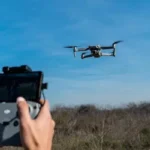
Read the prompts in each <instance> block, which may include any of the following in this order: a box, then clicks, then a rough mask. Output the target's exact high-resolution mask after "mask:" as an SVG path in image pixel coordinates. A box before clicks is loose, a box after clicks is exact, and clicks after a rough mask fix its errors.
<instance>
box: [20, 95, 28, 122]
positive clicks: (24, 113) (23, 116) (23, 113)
mask: <svg viewBox="0 0 150 150" xmlns="http://www.w3.org/2000/svg"><path fill="white" fill-rule="evenodd" d="M17 108H18V115H19V118H20V121H21V122H25V121H29V120H30V119H31V117H30V113H29V107H28V104H27V102H26V100H25V99H24V98H23V97H18V98H17Z"/></svg>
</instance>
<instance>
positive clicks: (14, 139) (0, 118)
mask: <svg viewBox="0 0 150 150" xmlns="http://www.w3.org/2000/svg"><path fill="white" fill-rule="evenodd" d="M27 103H28V105H29V112H30V115H31V118H32V119H34V118H36V116H37V115H38V113H39V111H40V107H41V105H40V104H39V103H36V102H32V101H27ZM0 146H22V145H21V141H20V133H19V116H18V112H17V104H16V103H0Z"/></svg>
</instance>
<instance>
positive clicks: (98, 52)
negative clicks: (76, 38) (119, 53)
mask: <svg viewBox="0 0 150 150" xmlns="http://www.w3.org/2000/svg"><path fill="white" fill-rule="evenodd" d="M120 42H123V41H122V40H120V41H115V42H114V43H112V45H110V46H100V45H96V46H88V47H87V48H78V47H79V46H65V47H64V48H72V49H73V55H74V57H76V52H81V51H88V50H89V51H90V52H91V53H90V54H86V52H83V53H82V54H81V59H84V58H89V57H94V58H99V57H101V56H114V57H115V56H116V44H118V43H120ZM107 49H113V51H112V52H111V53H103V52H102V50H107Z"/></svg>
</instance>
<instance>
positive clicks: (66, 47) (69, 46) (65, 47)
mask: <svg viewBox="0 0 150 150" xmlns="http://www.w3.org/2000/svg"><path fill="white" fill-rule="evenodd" d="M75 47H79V46H65V47H64V48H75Z"/></svg>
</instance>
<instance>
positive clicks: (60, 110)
mask: <svg viewBox="0 0 150 150" xmlns="http://www.w3.org/2000/svg"><path fill="white" fill-rule="evenodd" d="M52 115H53V118H54V119H55V121H56V131H55V137H54V141H53V150H149V149H150V104H149V103H143V104H139V105H136V104H130V105H128V106H127V107H126V108H118V109H109V110H107V109H102V108H96V107H95V106H92V105H82V106H79V107H74V108H66V107H57V108H55V109H54V110H53V112H52ZM8 149H9V150H17V148H3V150H8ZM18 150H21V149H19V148H18Z"/></svg>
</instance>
